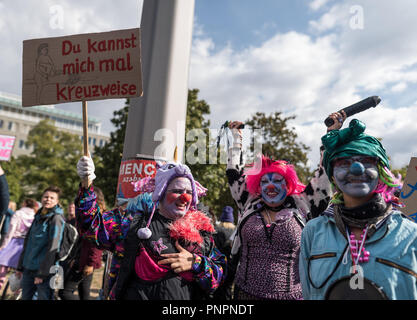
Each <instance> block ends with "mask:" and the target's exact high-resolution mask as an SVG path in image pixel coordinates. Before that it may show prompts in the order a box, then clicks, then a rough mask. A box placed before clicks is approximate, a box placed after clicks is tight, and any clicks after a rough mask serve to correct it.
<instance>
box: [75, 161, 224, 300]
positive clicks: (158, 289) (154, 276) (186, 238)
mask: <svg viewBox="0 0 417 320" xmlns="http://www.w3.org/2000/svg"><path fill="white" fill-rule="evenodd" d="M157 167H158V169H157V172H156V176H155V178H144V179H141V180H140V181H138V182H136V183H134V188H135V191H140V192H141V193H140V194H139V195H138V196H136V197H135V198H133V199H129V201H128V203H127V206H126V208H125V209H123V208H116V209H113V210H110V211H108V212H101V211H100V207H99V206H98V205H97V201H96V195H95V193H94V187H93V186H92V185H90V186H83V185H82V186H80V189H79V193H78V196H77V199H76V202H75V204H76V216H77V224H78V228H79V230H80V233H81V234H82V235H83V236H84V237H86V238H87V239H89V240H90V241H93V242H95V243H96V245H98V247H99V248H102V249H106V250H109V251H111V252H113V253H114V254H113V261H112V267H111V269H110V277H111V283H110V284H109V287H111V288H112V289H111V293H110V297H111V298H112V299H116V300H191V299H206V298H209V294H211V293H212V292H214V291H215V290H216V289H217V288H218V287H219V285H220V284H221V283H222V281H223V280H224V277H225V273H226V258H225V256H224V255H223V254H222V253H220V252H219V251H218V249H217V248H216V247H215V244H214V240H213V237H212V234H213V232H214V227H213V225H212V223H211V220H210V218H209V217H208V216H207V215H205V214H204V213H203V212H200V211H198V210H197V209H196V208H197V204H198V197H199V196H203V195H204V194H205V192H206V191H207V190H206V189H205V188H204V187H202V186H201V185H200V184H199V183H198V182H197V181H195V180H194V178H193V176H192V174H191V171H190V169H189V168H188V167H187V166H186V165H183V164H180V163H177V162H167V163H165V164H159V163H158V165H157ZM77 171H78V174H79V176H80V178H81V179H84V178H86V177H88V178H89V180H90V181H92V180H93V179H94V178H95V175H94V163H93V161H92V159H91V158H90V157H86V156H84V157H82V158H81V159H80V160H79V162H78V164H77Z"/></svg>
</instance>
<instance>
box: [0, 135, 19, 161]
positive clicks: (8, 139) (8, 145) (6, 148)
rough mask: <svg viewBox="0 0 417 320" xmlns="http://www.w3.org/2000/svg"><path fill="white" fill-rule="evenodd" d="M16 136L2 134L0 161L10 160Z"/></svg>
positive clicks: (0, 137)
mask: <svg viewBox="0 0 417 320" xmlns="http://www.w3.org/2000/svg"><path fill="white" fill-rule="evenodd" d="M15 140H16V137H13V136H3V135H0V161H9V160H10V157H11V156H12V151H13V146H14V142H15Z"/></svg>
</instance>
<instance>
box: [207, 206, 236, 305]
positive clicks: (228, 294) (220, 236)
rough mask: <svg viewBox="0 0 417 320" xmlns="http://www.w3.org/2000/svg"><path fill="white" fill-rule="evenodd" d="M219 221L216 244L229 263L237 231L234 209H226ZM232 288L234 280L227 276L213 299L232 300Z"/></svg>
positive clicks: (227, 207)
mask: <svg viewBox="0 0 417 320" xmlns="http://www.w3.org/2000/svg"><path fill="white" fill-rule="evenodd" d="M219 220H220V223H219V224H218V225H216V226H215V229H216V233H215V234H214V242H215V243H216V247H217V248H218V249H219V251H220V252H221V253H223V254H224V255H225V256H226V257H227V260H228V261H229V259H230V252H231V250H232V244H233V239H232V236H233V234H234V232H235V230H236V225H235V224H234V216H233V208H232V207H230V206H226V207H224V208H223V211H222V214H221V216H220V219H219ZM232 286H233V278H232V277H228V276H227V275H226V280H225V282H224V284H223V285H221V286H220V287H219V289H217V290H216V291H215V292H214V295H213V298H214V299H215V300H231V299H232Z"/></svg>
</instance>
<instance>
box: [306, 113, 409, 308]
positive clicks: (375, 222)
mask: <svg viewBox="0 0 417 320" xmlns="http://www.w3.org/2000/svg"><path fill="white" fill-rule="evenodd" d="M365 128H366V127H365V124H364V123H362V122H361V121H359V120H357V119H353V120H352V121H351V122H350V124H349V127H348V128H346V129H343V130H340V131H337V130H329V132H328V133H327V134H326V135H324V136H323V137H322V143H323V145H324V147H325V152H324V156H323V165H324V167H325V168H326V173H327V175H328V177H330V178H331V181H332V183H333V185H334V187H335V189H336V193H335V194H334V197H333V199H332V200H331V205H330V206H329V208H328V209H327V210H326V211H325V212H324V213H323V215H322V216H320V217H318V218H317V219H313V220H311V221H309V222H308V223H307V225H306V226H305V228H304V230H303V233H302V245H301V254H300V277H301V283H302V287H303V296H304V298H305V299H332V300H348V299H352V300H381V299H393V300H397V299H399V300H407V299H412V300H416V299H417V259H416V258H417V254H416V253H417V225H416V224H415V223H414V222H412V221H411V220H409V219H408V218H406V217H405V216H404V215H403V214H402V213H401V212H400V211H398V207H400V206H401V205H402V204H401V203H400V202H399V200H398V198H397V197H395V196H394V191H395V190H396V188H398V186H399V185H400V181H398V179H397V178H396V177H395V176H394V175H393V174H392V173H391V171H390V169H389V168H390V165H389V160H388V157H387V155H386V151H385V149H384V147H383V146H382V144H381V142H380V141H379V140H378V139H376V138H374V137H372V136H370V135H367V134H365V133H364V131H365Z"/></svg>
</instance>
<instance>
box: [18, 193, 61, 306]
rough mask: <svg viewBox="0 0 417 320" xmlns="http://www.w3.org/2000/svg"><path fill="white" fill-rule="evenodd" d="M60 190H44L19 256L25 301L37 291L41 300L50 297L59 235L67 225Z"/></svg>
mask: <svg viewBox="0 0 417 320" xmlns="http://www.w3.org/2000/svg"><path fill="white" fill-rule="evenodd" d="M60 194H61V189H60V188H58V187H56V186H50V187H48V188H47V189H45V190H44V192H43V194H42V198H41V204H42V207H41V208H40V209H39V210H38V212H37V213H36V214H35V218H34V219H33V222H32V226H31V227H30V229H29V231H28V233H27V236H26V239H25V244H24V249H23V253H22V254H21V255H20V260H19V265H18V268H17V269H18V271H19V272H17V273H16V275H17V276H18V277H19V278H20V277H22V274H23V278H22V300H32V297H33V295H34V294H35V292H36V291H37V293H38V300H51V299H52V294H53V291H52V288H51V286H50V283H49V282H50V279H51V277H52V276H53V275H52V274H50V269H51V267H52V266H53V265H54V264H55V263H56V261H57V252H58V248H59V242H60V237H59V235H60V234H61V232H62V228H63V226H64V223H65V222H64V218H63V210H62V207H61V206H60V204H59V197H60Z"/></svg>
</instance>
